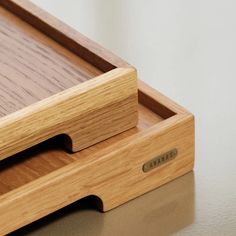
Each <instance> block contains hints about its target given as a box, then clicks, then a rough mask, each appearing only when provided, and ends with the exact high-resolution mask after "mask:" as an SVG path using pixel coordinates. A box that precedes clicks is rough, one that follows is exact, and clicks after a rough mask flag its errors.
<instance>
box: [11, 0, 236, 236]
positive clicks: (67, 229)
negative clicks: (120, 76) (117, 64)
mask: <svg viewBox="0 0 236 236" xmlns="http://www.w3.org/2000/svg"><path fill="white" fill-rule="evenodd" d="M34 2H35V3H37V4H38V5H39V6H41V7H43V8H44V9H46V10H48V11H49V12H50V13H52V14H54V15H55V16H57V17H58V18H60V19H61V20H63V21H65V22H66V23H68V24H70V25H71V26H73V27H75V28H77V29H78V30H79V31H80V32H82V33H83V34H85V35H87V36H88V37H90V38H92V39H94V40H95V41H97V42H99V43H100V44H102V45H103V46H105V47H107V48H109V49H111V50H112V51H113V52H114V53H116V54H117V55H119V56H121V57H122V58H124V59H126V60H127V61H128V62H130V63H131V64H133V65H134V66H136V68H137V69H138V71H139V76H140V78H141V79H142V80H144V81H145V82H147V83H149V84H150V85H152V86H153V87H154V88H156V89H158V90H159V91H161V92H162V93H164V94H165V95H167V96H169V97H170V98H172V99H174V100H175V101H176V102H178V103H179V104H181V105H183V106H185V107H186V108H187V109H189V110H190V111H191V112H193V113H194V114H195V116H196V165H195V169H194V172H192V173H189V174H187V175H185V176H183V177H181V178H179V179H177V180H175V181H173V182H171V183H169V184H166V185H165V186H163V187H161V188H159V189H156V190H154V191H152V192H149V193H147V194H145V195H143V196H141V197H139V198H137V199H135V200H133V201H131V202H128V203H127V204H125V205H122V206H121V207H119V208H116V209H114V210H112V211H110V212H107V213H105V214H103V213H99V212H97V211H96V210H94V209H93V208H91V207H90V204H89V199H87V200H82V201H79V202H77V203H75V204H73V205H72V206H69V207H67V208H66V209H64V210H62V211H59V212H58V213H55V214H53V215H52V216H49V217H46V218H44V219H43V220H40V221H39V222H36V223H34V224H32V225H30V226H27V227H25V228H24V229H22V230H20V231H18V232H16V233H14V235H17V234H18V235H32V236H37V235H44V236H47V235H62V236H63V235H70V236H73V235H86V236H87V235H91V236H95V235H96V236H97V235H101V236H110V235H113V236H115V235H122V236H130V235H136V236H139V235H140V236H143V235H145V236H152V235H160V236H161V235H197V236H201V235H208V236H209V235H214V236H216V235H222V236H231V235H232V236H234V235H236V152H235V143H236V124H235V123H236V92H235V88H236V80H235V77H236V69H235V68H236V67H235V62H236V44H235V40H236V30H235V25H236V16H235V7H236V3H235V2H234V1H232V0H225V1H220V0H217V1H213V2H212V1H210V0H205V1H203V0H200V1H193V0H190V1H183V0H178V1H171V0H167V1H160V0H150V1H148V4H147V1H144V0H140V1H135V0H129V1H126V0H111V1H106V0H100V1H98V0H78V1H73V0H67V1H59V0H54V1H48V0H34Z"/></svg>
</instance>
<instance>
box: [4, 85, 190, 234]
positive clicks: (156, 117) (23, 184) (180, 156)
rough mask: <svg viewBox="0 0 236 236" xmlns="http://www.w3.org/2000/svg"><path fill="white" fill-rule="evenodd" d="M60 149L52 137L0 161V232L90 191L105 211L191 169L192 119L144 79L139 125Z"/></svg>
mask: <svg viewBox="0 0 236 236" xmlns="http://www.w3.org/2000/svg"><path fill="white" fill-rule="evenodd" d="M57 141H59V140H57ZM58 147H59V145H57V144H56V141H55V140H54V141H53V140H50V141H47V142H45V143H42V144H40V145H38V146H36V147H33V148H31V149H29V150H26V151H24V152H22V153H20V154H17V155H16V156H14V158H12V157H11V158H9V159H7V160H5V161H3V162H2V163H1V169H0V192H1V196H0V212H1V217H0V234H6V233H9V232H11V231H13V230H16V229H18V228H20V227H22V226H24V225H26V224H29V223H30V222H33V221H35V220H37V219H39V218H41V217H43V216H45V215H47V214H49V213H51V212H54V211H56V210H58V209H60V208H62V207H64V206H66V205H68V204H70V203H72V202H74V201H76V200H78V199H80V198H83V197H85V196H89V195H94V196H97V198H98V199H100V200H101V201H100V203H102V204H101V205H100V207H101V210H103V211H107V210H110V209H112V208H114V207H117V206H119V205H121V204H123V203H125V202H127V201H129V200H131V199H133V198H135V197H137V196H139V195H141V194H143V193H145V192H147V191H150V190H152V189H154V188H156V187H158V186H160V185H163V184H165V183H167V182H168V181H171V180H173V179H174V178H176V177H178V176H181V175H183V174H185V173H187V172H189V171H191V170H192V168H193V163H194V118H193V116H192V115H191V114H190V113H188V112H187V111H185V110H184V109H183V108H181V107H180V106H178V105H176V104H175V103H173V102H172V101H170V100H169V99H167V98H166V97H164V96H163V95H161V94H159V93H158V92H156V91H154V90H153V89H151V88H149V87H148V86H146V85H145V84H143V83H142V82H140V90H139V124H138V126H137V128H133V129H131V130H128V131H126V132H124V133H122V134H119V135H117V136H115V137H112V138H110V139H108V140H106V141H103V142H101V143H98V144H96V145H94V146H91V147H89V148H87V149H84V150H82V151H80V152H78V153H74V154H68V153H66V152H65V151H64V150H62V149H59V148H58ZM171 150H177V156H176V157H175V154H176V151H174V152H173V151H172V152H171V153H172V154H173V155H171V154H169V156H168V155H167V154H168V153H170V151H171ZM167 156H168V157H169V159H168V160H167ZM154 158H155V159H154ZM150 160H153V161H152V162H151V164H149V167H150V168H149V171H147V170H148V169H145V168H144V166H145V164H146V165H148V164H147V163H150ZM158 160H160V161H161V163H160V165H159V166H158V164H157V163H158ZM155 163H156V164H155ZM155 167H156V168H155ZM144 170H145V171H147V172H145V171H144ZM13 219H14V220H13Z"/></svg>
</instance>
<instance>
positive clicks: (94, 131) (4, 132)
mask: <svg viewBox="0 0 236 236" xmlns="http://www.w3.org/2000/svg"><path fill="white" fill-rule="evenodd" d="M136 77H137V76H136V71H135V69H134V68H132V67H131V66H130V65H128V64H127V63H126V62H124V61H122V60H121V59H120V58H118V57H116V56H115V55H113V54H111V53H110V52H108V51H107V50H105V49H104V48H102V47H101V46H99V45H97V44H96V43H94V42H92V41H91V40H89V39H87V38H86V37H84V36H83V35H81V34H80V33H78V32H76V31H75V30H73V29H71V28H70V27H68V26H66V25H65V24H63V23H62V22H60V21H59V20H57V19H55V18H54V17H52V16H51V15H49V14H47V13H45V12H44V11H42V10H41V9H39V8H38V7H36V6H35V5H33V4H32V3H30V2H29V1H26V0H23V1H21V0H1V1H0V160H1V159H4V158H6V157H8V156H10V155H13V154H15V153H17V152H19V151H22V150H25V149H26V148H28V147H31V146H33V145H35V144H38V143H40V142H42V141H44V140H46V139H49V138H51V137H54V136H56V135H59V134H65V137H66V144H67V146H68V147H69V148H70V149H71V150H72V151H78V150H81V149H84V148H86V147H88V146H91V145H93V144H95V143H97V142H100V141H102V140H105V139H107V138H109V137H111V136H113V135H116V134H118V133H121V132H123V131H125V130H127V129H129V128H132V127H135V126H136V124H137V120H138V114H137V106H138V104H137V79H136Z"/></svg>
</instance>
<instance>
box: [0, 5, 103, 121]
mask: <svg viewBox="0 0 236 236" xmlns="http://www.w3.org/2000/svg"><path fill="white" fill-rule="evenodd" d="M0 68H1V70H0V97H1V100H0V117H3V116H5V115H8V114H10V113H13V112H15V111H17V110H20V109H22V108H24V107H26V106H28V105H31V104H33V103H35V102H37V101H40V100H42V99H44V98H47V97H50V96H52V95H54V94H56V93H59V92H61V91H63V90H65V89H68V88H71V87H73V86H75V85H78V84H80V83H81V82H84V81H86V80H88V79H91V78H94V77H96V76H98V75H100V74H102V72H101V71H100V70H99V69H97V68H95V67H94V66H92V65H91V64H89V63H88V62H86V61H84V60H83V59H81V58H80V57H77V56H76V55H75V54H73V53H71V52H70V51H69V50H67V49H66V48H63V47H62V46H60V45H59V44H57V43H56V42H55V41H53V40H52V39H50V38H48V37H47V36H45V35H44V34H42V33H40V32H39V31H38V30H36V29H34V28H33V27H32V26H30V25H29V24H27V23H26V22H24V21H21V20H19V19H18V18H17V17H16V16H14V15H13V14H11V13H9V12H8V11H6V10H5V9H3V8H2V7H0Z"/></svg>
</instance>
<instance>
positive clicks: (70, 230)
mask: <svg viewBox="0 0 236 236" xmlns="http://www.w3.org/2000/svg"><path fill="white" fill-rule="evenodd" d="M62 142H63V139H62V137H61V136H60V137H57V138H54V139H51V140H49V141H47V142H44V143H42V144H40V145H37V146H35V147H33V148H31V149H29V150H27V151H25V152H24V154H25V155H24V160H22V155H20V156H21V157H20V156H19V158H18V156H17V155H16V156H14V158H12V159H11V158H10V159H8V160H7V161H5V162H3V163H1V166H0V172H1V171H2V169H5V168H12V167H13V166H14V165H16V163H17V162H22V161H27V157H28V156H31V155H32V153H37V152H42V150H43V152H48V150H53V149H60V150H61V149H62V148H63V145H62ZM58 144H61V145H58ZM17 158H18V159H17ZM13 159H14V161H13ZM194 196H195V187H194V173H193V172H191V173H189V174H187V175H184V176H182V177H180V178H178V179H176V180H174V181H172V182H170V183H169V184H166V185H164V186H162V187H160V188H158V189H156V190H154V191H151V192H149V193H147V194H144V195H143V196H141V197H138V198H136V199H135V200H134V201H130V202H128V203H126V204H124V205H122V206H120V207H118V208H116V209H114V210H111V211H109V212H107V213H100V212H99V211H98V210H97V209H98V207H97V206H98V205H99V204H102V203H101V202H100V199H98V198H97V197H95V196H89V197H86V198H84V199H81V200H79V201H77V202H75V203H73V204H71V205H69V206H67V207H65V208H63V209H61V210H59V211H57V212H55V213H53V214H50V215H49V216H47V217H44V218H43V219H41V220H38V221H36V222H34V223H32V224H30V225H28V226H26V227H24V228H22V229H19V230H17V231H15V232H13V233H12V234H10V235H16V236H17V235H92V236H93V235H104V236H106V235H112V234H113V235H114V234H115V235H116V234H117V235H146V236H147V235H155V234H156V233H157V232H158V235H169V234H171V233H175V232H178V231H180V230H181V229H183V228H185V227H187V226H188V225H190V224H192V223H193V221H194V212H195V210H194V209H195V197H194Z"/></svg>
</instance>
